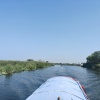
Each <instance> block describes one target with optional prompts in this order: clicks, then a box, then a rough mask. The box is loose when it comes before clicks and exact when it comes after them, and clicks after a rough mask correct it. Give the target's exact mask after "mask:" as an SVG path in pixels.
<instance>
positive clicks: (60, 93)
mask: <svg viewBox="0 0 100 100" xmlns="http://www.w3.org/2000/svg"><path fill="white" fill-rule="evenodd" d="M26 100H89V99H88V97H87V95H86V94H85V92H84V90H83V88H82V86H81V85H80V83H79V81H77V80H75V79H73V78H70V77H63V76H59V77H53V78H50V79H48V80H47V81H46V82H45V83H44V84H42V85H41V86H40V87H39V88H38V89H37V90H36V91H35V92H34V93H33V94H32V95H31V96H29V97H28V98H27V99H26Z"/></svg>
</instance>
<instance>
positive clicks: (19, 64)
mask: <svg viewBox="0 0 100 100" xmlns="http://www.w3.org/2000/svg"><path fill="white" fill-rule="evenodd" d="M49 66H53V63H48V62H43V61H0V74H1V75H9V74H13V73H18V72H21V71H31V70H37V69H40V68H46V67H49Z"/></svg>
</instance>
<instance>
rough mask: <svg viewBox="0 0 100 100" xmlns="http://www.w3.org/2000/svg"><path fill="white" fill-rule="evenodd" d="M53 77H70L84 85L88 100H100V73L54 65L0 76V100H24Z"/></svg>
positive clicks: (76, 67) (75, 67)
mask: <svg viewBox="0 0 100 100" xmlns="http://www.w3.org/2000/svg"><path fill="white" fill-rule="evenodd" d="M54 76H70V77H73V78H76V79H78V80H79V81H80V83H81V84H82V85H84V87H85V90H86V93H87V95H88V97H89V98H90V100H100V72H99V71H93V70H90V69H86V68H82V67H78V66H59V65H55V66H52V67H49V68H45V69H39V70H36V71H25V72H21V73H15V74H13V75H10V76H5V75H2V76H0V100H25V99H26V98H27V97H28V96H29V95H31V94H32V93H33V92H34V91H35V90H36V89H37V88H38V87H39V86H40V85H41V84H42V83H44V82H45V81H46V80H47V79H49V78H51V77H54Z"/></svg>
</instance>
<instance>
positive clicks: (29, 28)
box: [0, 0, 100, 63]
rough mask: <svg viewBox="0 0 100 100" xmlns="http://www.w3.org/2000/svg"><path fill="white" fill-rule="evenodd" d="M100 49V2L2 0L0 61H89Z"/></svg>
mask: <svg viewBox="0 0 100 100" xmlns="http://www.w3.org/2000/svg"><path fill="white" fill-rule="evenodd" d="M99 50H100V0H0V60H27V59H33V60H42V61H49V62H59V63H60V62H62V63H82V62H86V57H87V56H89V55H91V53H93V52H95V51H99Z"/></svg>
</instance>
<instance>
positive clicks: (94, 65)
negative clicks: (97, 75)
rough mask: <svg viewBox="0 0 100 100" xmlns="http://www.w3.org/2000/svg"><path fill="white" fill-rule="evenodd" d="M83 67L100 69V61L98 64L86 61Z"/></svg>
mask: <svg viewBox="0 0 100 100" xmlns="http://www.w3.org/2000/svg"><path fill="white" fill-rule="evenodd" d="M82 67H84V68H89V69H93V70H100V63H98V64H93V63H84V64H83V65H82Z"/></svg>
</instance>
